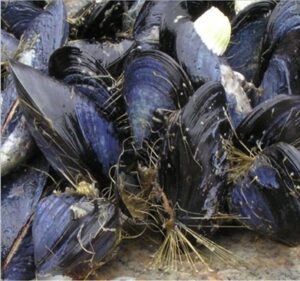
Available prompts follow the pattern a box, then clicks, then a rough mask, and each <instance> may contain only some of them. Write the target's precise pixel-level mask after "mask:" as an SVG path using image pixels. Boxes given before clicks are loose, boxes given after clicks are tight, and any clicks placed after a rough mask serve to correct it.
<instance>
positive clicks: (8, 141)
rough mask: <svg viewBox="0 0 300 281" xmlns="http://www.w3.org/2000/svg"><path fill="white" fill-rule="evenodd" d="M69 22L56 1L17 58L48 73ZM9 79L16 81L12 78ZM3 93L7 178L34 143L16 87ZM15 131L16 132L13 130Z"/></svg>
mask: <svg viewBox="0 0 300 281" xmlns="http://www.w3.org/2000/svg"><path fill="white" fill-rule="evenodd" d="M65 20H66V14H65V8H64V3H63V0H55V1H52V2H51V3H50V4H49V5H48V6H47V7H46V8H45V10H43V11H42V12H41V13H40V14H39V15H38V16H37V17H35V18H34V19H33V20H32V21H31V22H30V24H29V26H28V28H27V29H26V30H25V32H24V33H23V34H22V39H21V44H19V47H18V49H17V53H18V55H17V56H16V58H17V59H18V60H19V61H20V62H22V63H25V64H27V65H31V66H33V67H34V68H37V69H39V70H42V71H47V69H48V65H47V64H48V59H49V56H50V54H51V53H52V52H53V51H54V50H55V49H56V48H58V47H60V46H61V45H62V44H64V42H65V40H66V39H67V36H68V25H67V23H66V21H65ZM8 79H10V80H12V77H9V78H8ZM1 94H2V97H3V98H4V97H5V99H6V101H5V108H2V112H5V115H3V114H2V120H1V121H2V122H1V133H2V135H3V136H4V135H5V141H3V142H2V144H1V150H0V154H1V155H3V157H1V166H3V168H2V174H3V175H4V174H7V173H9V172H10V171H11V170H12V169H13V168H14V167H17V166H18V165H19V164H20V163H22V162H23V161H24V160H25V159H26V157H28V156H29V155H30V153H31V151H32V150H33V147H34V143H33V141H32V139H31V138H30V135H29V132H28V129H27V127H26V125H25V122H24V121H23V117H21V115H22V113H21V111H20V110H19V108H18V103H19V102H18V100H17V92H16V89H15V86H14V84H13V83H9V84H8V88H7V89H5V90H4V91H3V92H2V93H1ZM4 95H5V96H4ZM14 120H19V121H20V122H21V123H20V124H18V126H17V127H16V126H15V124H14V125H13V126H10V124H11V123H14V122H13V121H14ZM12 128H15V129H16V130H12ZM21 144H22V145H21ZM25 144H26V145H25ZM22 146H23V147H22ZM21 147H22V148H21Z"/></svg>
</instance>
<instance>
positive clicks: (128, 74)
mask: <svg viewBox="0 0 300 281" xmlns="http://www.w3.org/2000/svg"><path fill="white" fill-rule="evenodd" d="M192 93H193V89H192V86H191V84H190V81H189V79H188V78H187V76H186V74H185V73H184V71H183V70H182V69H181V67H180V66H179V65H178V64H177V63H176V62H175V61H174V60H173V59H172V58H171V57H169V56H168V55H167V54H165V53H163V52H160V51H156V50H152V51H150V50H149V51H142V50H139V49H136V50H135V51H134V52H133V53H132V54H131V56H130V57H129V58H128V60H127V62H126V65H125V69H124V86H123V95H124V97H125V99H126V103H127V113H128V118H129V122H130V125H131V130H132V136H133V140H134V143H135V144H136V145H137V147H141V146H142V143H143V140H144V139H149V137H150V134H151V128H152V123H153V120H152V119H153V114H154V112H155V111H156V110H158V109H161V110H165V111H170V110H175V109H177V108H180V107H182V106H183V105H184V104H185V103H186V101H187V99H188V97H189V96H191V95H192Z"/></svg>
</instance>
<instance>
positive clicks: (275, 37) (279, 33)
mask: <svg viewBox="0 0 300 281" xmlns="http://www.w3.org/2000/svg"><path fill="white" fill-rule="evenodd" d="M298 28H300V5H299V2H298V1H280V2H279V3H278V4H277V5H276V7H275V8H274V10H273V12H272V14H271V16H270V19H269V22H268V27H267V31H266V47H267V48H269V49H272V48H274V47H275V46H276V44H277V43H278V42H279V41H280V40H281V39H282V38H283V37H284V36H285V34H287V33H288V32H289V31H291V30H294V29H298Z"/></svg>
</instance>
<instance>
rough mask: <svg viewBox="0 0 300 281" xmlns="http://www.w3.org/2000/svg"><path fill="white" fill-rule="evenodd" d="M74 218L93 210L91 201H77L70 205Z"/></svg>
mask: <svg viewBox="0 0 300 281" xmlns="http://www.w3.org/2000/svg"><path fill="white" fill-rule="evenodd" d="M70 210H71V211H72V212H73V218H74V219H75V220H77V219H79V218H82V217H84V216H86V215H87V214H89V213H91V212H92V211H93V210H94V205H93V203H91V202H79V203H74V204H73V205H71V206H70Z"/></svg>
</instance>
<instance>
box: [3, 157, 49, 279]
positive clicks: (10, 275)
mask: <svg viewBox="0 0 300 281" xmlns="http://www.w3.org/2000/svg"><path fill="white" fill-rule="evenodd" d="M27 165H28V167H25V168H20V169H19V170H17V171H15V172H14V173H12V174H10V175H8V176H6V177H4V178H2V187H1V206H2V219H1V259H2V263H1V265H2V278H4V279H8V280H25V279H26V280H28V279H33V278H34V277H35V266H34V257H33V245H32V231H31V225H32V216H33V214H34V212H35V210H36V207H37V205H38V202H39V201H40V200H41V198H42V197H43V196H44V195H45V194H46V193H47V189H48V188H47V187H46V182H47V178H48V176H47V172H48V164H47V162H46V160H45V159H43V158H41V157H37V158H35V159H33V160H31V161H29V162H28V164H27Z"/></svg>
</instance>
